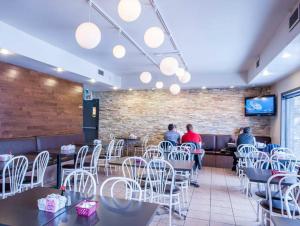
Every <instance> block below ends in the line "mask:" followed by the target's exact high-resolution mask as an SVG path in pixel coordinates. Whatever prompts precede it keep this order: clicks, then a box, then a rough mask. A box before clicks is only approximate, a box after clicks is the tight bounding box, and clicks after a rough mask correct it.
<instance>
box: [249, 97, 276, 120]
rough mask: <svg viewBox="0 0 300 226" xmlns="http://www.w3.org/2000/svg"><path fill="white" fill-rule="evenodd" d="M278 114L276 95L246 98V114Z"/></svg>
mask: <svg viewBox="0 0 300 226" xmlns="http://www.w3.org/2000/svg"><path fill="white" fill-rule="evenodd" d="M275 114H276V96H275V95H268V96H261V97H246V98H245V115H246V116H271V115H275Z"/></svg>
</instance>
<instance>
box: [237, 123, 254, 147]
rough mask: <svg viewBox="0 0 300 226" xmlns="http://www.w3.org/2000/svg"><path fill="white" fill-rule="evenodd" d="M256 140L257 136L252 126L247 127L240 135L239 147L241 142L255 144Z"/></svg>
mask: <svg viewBox="0 0 300 226" xmlns="http://www.w3.org/2000/svg"><path fill="white" fill-rule="evenodd" d="M255 143H256V140H255V137H254V136H253V134H252V131H251V128H250V127H245V128H244V129H243V133H242V134H240V135H239V137H238V139H237V142H236V145H237V147H238V146H239V145H241V144H252V145H255Z"/></svg>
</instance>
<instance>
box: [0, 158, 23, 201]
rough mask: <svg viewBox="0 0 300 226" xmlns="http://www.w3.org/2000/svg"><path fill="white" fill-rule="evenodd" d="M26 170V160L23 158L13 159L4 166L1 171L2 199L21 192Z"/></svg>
mask: <svg viewBox="0 0 300 226" xmlns="http://www.w3.org/2000/svg"><path fill="white" fill-rule="evenodd" d="M27 168H28V159H27V158H26V157H25V156H17V157H13V158H12V159H10V160H9V161H8V162H7V163H6V164H5V166H4V168H3V171H2V187H1V188H2V199H5V198H6V197H7V196H11V195H15V194H16V193H19V192H21V191H22V185H23V181H24V178H25V174H26V171H27ZM6 181H8V183H6Z"/></svg>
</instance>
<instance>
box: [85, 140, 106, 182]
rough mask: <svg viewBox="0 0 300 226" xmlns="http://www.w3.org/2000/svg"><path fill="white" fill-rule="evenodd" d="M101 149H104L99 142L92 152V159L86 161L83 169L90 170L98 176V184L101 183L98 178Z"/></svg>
mask: <svg viewBox="0 0 300 226" xmlns="http://www.w3.org/2000/svg"><path fill="white" fill-rule="evenodd" d="M101 150H102V145H101V144H98V145H97V146H95V147H94V150H93V153H92V157H91V159H90V162H85V163H84V166H83V169H84V170H87V171H88V172H90V173H91V174H92V175H93V176H94V177H95V178H96V182H97V184H99V179H98V161H99V157H100V154H101Z"/></svg>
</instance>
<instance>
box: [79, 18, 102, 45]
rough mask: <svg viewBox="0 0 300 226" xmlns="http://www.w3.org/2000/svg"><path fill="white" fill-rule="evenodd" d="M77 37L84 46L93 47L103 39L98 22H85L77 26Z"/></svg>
mask: <svg viewBox="0 0 300 226" xmlns="http://www.w3.org/2000/svg"><path fill="white" fill-rule="evenodd" d="M75 38H76V41H77V43H78V44H79V45H80V46H81V47H82V48H85V49H93V48H95V47H96V46H97V45H98V44H99V43H100V41H101V31H100V29H99V28H98V27H97V25H96V24H94V23H91V22H85V23H82V24H80V25H79V26H78V27H77V29H76V33H75Z"/></svg>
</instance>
